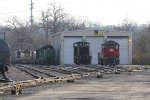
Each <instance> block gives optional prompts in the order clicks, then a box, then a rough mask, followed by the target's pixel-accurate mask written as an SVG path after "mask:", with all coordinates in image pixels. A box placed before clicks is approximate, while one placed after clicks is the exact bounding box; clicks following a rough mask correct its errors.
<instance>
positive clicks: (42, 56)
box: [36, 45, 55, 65]
mask: <svg viewBox="0 0 150 100" xmlns="http://www.w3.org/2000/svg"><path fill="white" fill-rule="evenodd" d="M36 63H37V64H46V65H50V64H55V52H54V48H53V46H51V45H46V46H43V47H41V48H39V49H37V50H36Z"/></svg>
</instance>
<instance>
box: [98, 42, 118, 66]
mask: <svg viewBox="0 0 150 100" xmlns="http://www.w3.org/2000/svg"><path fill="white" fill-rule="evenodd" d="M119 46H120V45H119V44H118V43H117V42H115V41H112V40H109V41H106V42H104V43H103V44H102V45H101V52H99V53H98V64H101V65H118V64H119V62H120V60H119V56H120V53H119Z"/></svg>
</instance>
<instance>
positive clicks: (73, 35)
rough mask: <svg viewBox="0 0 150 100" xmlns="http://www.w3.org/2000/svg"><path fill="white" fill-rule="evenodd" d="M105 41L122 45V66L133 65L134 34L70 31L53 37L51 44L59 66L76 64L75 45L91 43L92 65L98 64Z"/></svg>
mask: <svg viewBox="0 0 150 100" xmlns="http://www.w3.org/2000/svg"><path fill="white" fill-rule="evenodd" d="M105 39H108V40H114V41H116V42H118V43H119V44H120V64H132V34H131V33H130V32H125V31H98V30H83V31H68V32H62V33H58V34H55V35H52V36H51V43H52V45H53V46H54V49H55V52H56V62H57V63H58V64H61V65H63V64H74V58H73V57H74V48H73V43H75V42H79V41H86V42H89V43H90V51H91V56H92V64H98V52H100V50H101V44H102V43H103V41H104V40H105Z"/></svg>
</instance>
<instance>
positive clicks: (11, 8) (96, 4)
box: [0, 0, 150, 25]
mask: <svg viewBox="0 0 150 100" xmlns="http://www.w3.org/2000/svg"><path fill="white" fill-rule="evenodd" d="M30 2H31V0H0V24H6V23H5V21H7V20H8V19H11V17H13V16H17V17H18V18H20V19H28V18H29V17H30ZM50 2H55V3H56V4H58V5H61V6H62V7H63V8H65V11H66V12H67V13H69V14H70V15H71V16H74V17H75V18H80V19H83V20H89V21H92V22H97V23H101V24H103V25H110V24H120V23H121V22H122V20H123V19H124V18H126V17H127V18H129V19H131V20H133V21H135V22H137V23H138V24H145V23H149V22H150V6H149V5H150V1H149V0H33V3H34V10H33V15H34V18H35V19H38V18H39V14H40V11H41V10H43V9H46V8H47V7H48V6H49V3H50Z"/></svg>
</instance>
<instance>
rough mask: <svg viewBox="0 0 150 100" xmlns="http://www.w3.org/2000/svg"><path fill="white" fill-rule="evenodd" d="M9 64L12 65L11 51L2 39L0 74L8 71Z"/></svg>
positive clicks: (0, 40)
mask: <svg viewBox="0 0 150 100" xmlns="http://www.w3.org/2000/svg"><path fill="white" fill-rule="evenodd" d="M8 64H10V49H9V46H8V44H7V43H6V42H5V41H4V40H3V39H0V72H1V73H2V74H4V73H5V72H7V71H8V67H7V66H8Z"/></svg>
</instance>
